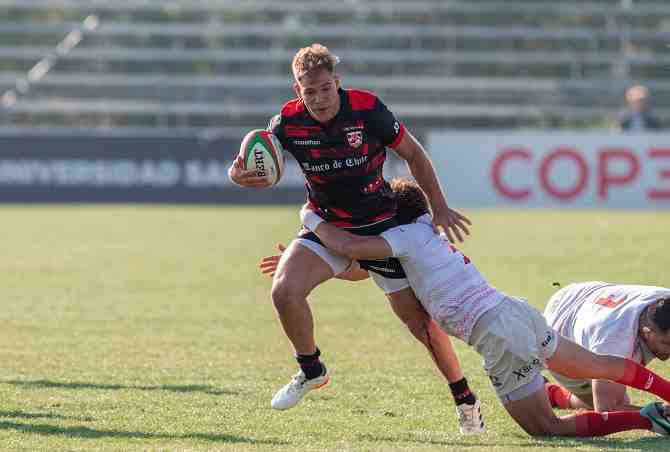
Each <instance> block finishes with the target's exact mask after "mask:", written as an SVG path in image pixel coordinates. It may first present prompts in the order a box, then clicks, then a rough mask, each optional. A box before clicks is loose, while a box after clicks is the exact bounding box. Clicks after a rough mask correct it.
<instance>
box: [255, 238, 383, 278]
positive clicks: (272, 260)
mask: <svg viewBox="0 0 670 452" xmlns="http://www.w3.org/2000/svg"><path fill="white" fill-rule="evenodd" d="M277 249H278V250H279V254H276V255H273V256H265V257H264V258H262V259H261V261H260V263H259V264H258V268H259V269H260V270H261V273H263V274H264V275H268V276H269V277H270V278H272V277H274V275H275V272H276V271H277V265H278V264H279V259H281V255H282V253H283V252H284V250H286V246H285V245H284V244H282V243H278V244H277ZM369 277H370V274H369V273H368V272H367V270H363V269H362V268H361V266H360V265H358V262H356V261H352V262H351V265H350V266H349V268H348V269H347V270H346V271H345V272H343V273H340V274H339V275H337V276H335V278H337V279H343V280H345V281H362V280H364V279H367V278H369Z"/></svg>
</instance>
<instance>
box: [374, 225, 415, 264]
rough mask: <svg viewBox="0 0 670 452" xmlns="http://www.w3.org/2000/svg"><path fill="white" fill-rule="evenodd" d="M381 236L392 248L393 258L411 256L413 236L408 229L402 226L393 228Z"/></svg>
mask: <svg viewBox="0 0 670 452" xmlns="http://www.w3.org/2000/svg"><path fill="white" fill-rule="evenodd" d="M380 236H381V237H382V238H383V239H384V240H386V243H388V244H389V246H390V247H391V252H392V253H393V257H404V256H407V255H408V254H409V250H410V248H411V243H410V238H411V236H410V234H409V233H408V231H407V229H406V228H404V227H402V226H398V227H395V228H391V229H388V230H386V231H384V232H382V233H381V234H380Z"/></svg>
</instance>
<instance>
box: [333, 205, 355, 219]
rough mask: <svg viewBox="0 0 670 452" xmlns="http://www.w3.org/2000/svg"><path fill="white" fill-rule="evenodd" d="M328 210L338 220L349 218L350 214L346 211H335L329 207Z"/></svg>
mask: <svg viewBox="0 0 670 452" xmlns="http://www.w3.org/2000/svg"><path fill="white" fill-rule="evenodd" d="M328 210H330V211H331V212H333V213H334V214H335V215H337V216H338V217H340V218H351V214H350V213H349V212H347V211H346V210H342V209H336V208H335V207H329V208H328Z"/></svg>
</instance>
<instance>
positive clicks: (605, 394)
mask: <svg viewBox="0 0 670 452" xmlns="http://www.w3.org/2000/svg"><path fill="white" fill-rule="evenodd" d="M593 409H594V410H596V411H600V412H602V411H639V410H641V409H642V407H641V406H637V405H631V404H630V399H629V398H628V394H626V387H625V386H624V385H621V384H618V383H614V382H612V381H609V380H593Z"/></svg>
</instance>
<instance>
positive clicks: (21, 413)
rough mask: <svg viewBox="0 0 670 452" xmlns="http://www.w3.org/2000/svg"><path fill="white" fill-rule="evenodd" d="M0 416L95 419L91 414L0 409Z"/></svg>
mask: <svg viewBox="0 0 670 452" xmlns="http://www.w3.org/2000/svg"><path fill="white" fill-rule="evenodd" d="M0 417H18V418H23V419H62V420H67V421H84V422H91V421H94V420H95V419H94V418H92V417H90V416H63V415H62V414H54V413H26V412H25V411H18V410H14V411H0Z"/></svg>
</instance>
